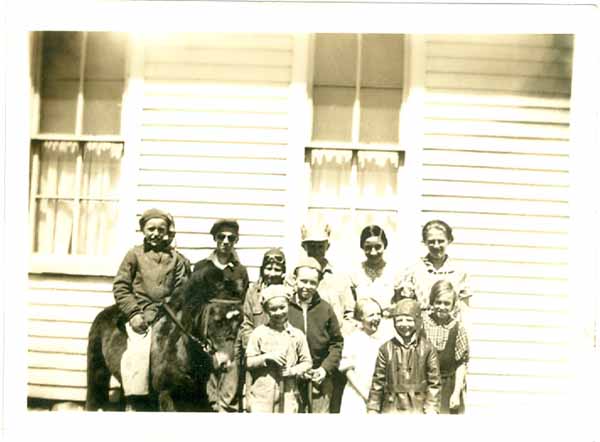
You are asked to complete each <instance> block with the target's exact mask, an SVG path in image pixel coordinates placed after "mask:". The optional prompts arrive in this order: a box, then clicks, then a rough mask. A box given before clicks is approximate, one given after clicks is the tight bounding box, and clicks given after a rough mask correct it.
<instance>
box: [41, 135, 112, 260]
mask: <svg viewBox="0 0 600 442" xmlns="http://www.w3.org/2000/svg"><path fill="white" fill-rule="evenodd" d="M122 155H123V145H122V144H121V143H107V142H81V143H80V142H77V141H44V142H41V143H40V145H39V180H38V198H37V204H36V232H35V239H34V251H35V252H38V253H43V254H63V255H64V254H80V255H99V256H102V255H107V254H108V253H109V252H110V250H111V247H112V246H113V245H114V242H115V238H116V233H117V232H116V223H117V220H118V185H119V178H120V175H121V157H122ZM78 161H81V167H80V169H81V170H80V171H79V172H78V170H77V169H78V167H77V164H78ZM77 213H79V216H78V217H77V219H75V216H76V214H77Z"/></svg>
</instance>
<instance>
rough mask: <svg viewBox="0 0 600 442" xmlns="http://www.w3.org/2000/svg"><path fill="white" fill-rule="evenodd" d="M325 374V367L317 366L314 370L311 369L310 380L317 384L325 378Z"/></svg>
mask: <svg viewBox="0 0 600 442" xmlns="http://www.w3.org/2000/svg"><path fill="white" fill-rule="evenodd" d="M326 376H327V372H326V371H325V369H324V368H323V367H319V368H317V369H316V370H313V373H312V381H313V382H314V383H315V384H317V385H318V384H320V383H321V382H323V381H324V380H325V377H326Z"/></svg>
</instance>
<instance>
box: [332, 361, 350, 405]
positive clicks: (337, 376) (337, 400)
mask: <svg viewBox="0 0 600 442" xmlns="http://www.w3.org/2000/svg"><path fill="white" fill-rule="evenodd" d="M331 381H332V383H333V391H332V393H331V405H330V413H339V412H340V407H341V405H342V394H343V393H344V387H345V386H346V375H345V374H344V373H342V372H341V371H339V370H337V369H336V370H334V371H333V373H332V374H331Z"/></svg>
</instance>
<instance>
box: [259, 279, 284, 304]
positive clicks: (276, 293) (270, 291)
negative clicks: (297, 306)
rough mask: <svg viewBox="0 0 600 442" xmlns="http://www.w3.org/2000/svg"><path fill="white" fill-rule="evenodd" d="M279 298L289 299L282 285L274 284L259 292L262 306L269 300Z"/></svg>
mask: <svg viewBox="0 0 600 442" xmlns="http://www.w3.org/2000/svg"><path fill="white" fill-rule="evenodd" d="M280 297H283V298H286V299H289V294H288V292H287V291H286V289H285V286H284V285H283V284H274V285H270V286H267V287H265V288H264V289H262V290H261V292H260V304H261V305H263V306H264V305H265V304H266V303H267V302H269V301H270V300H271V299H273V298H280Z"/></svg>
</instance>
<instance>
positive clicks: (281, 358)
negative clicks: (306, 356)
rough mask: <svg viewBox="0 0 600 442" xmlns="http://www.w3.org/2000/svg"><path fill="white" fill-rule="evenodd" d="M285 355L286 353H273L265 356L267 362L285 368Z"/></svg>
mask: <svg viewBox="0 0 600 442" xmlns="http://www.w3.org/2000/svg"><path fill="white" fill-rule="evenodd" d="M285 353H286V352H285V351H272V352H271V353H267V354H266V355H265V359H266V360H267V361H273V362H274V363H276V364H277V365H279V366H280V367H283V366H284V365H285Z"/></svg>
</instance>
